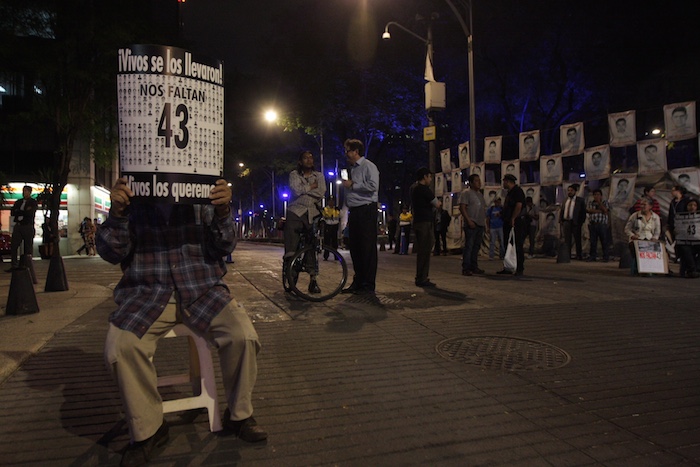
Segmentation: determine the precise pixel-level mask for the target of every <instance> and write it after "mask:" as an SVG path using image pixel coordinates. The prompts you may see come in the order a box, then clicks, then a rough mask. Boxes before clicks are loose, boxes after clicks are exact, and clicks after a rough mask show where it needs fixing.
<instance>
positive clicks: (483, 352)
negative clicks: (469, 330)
mask: <svg viewBox="0 0 700 467" xmlns="http://www.w3.org/2000/svg"><path fill="white" fill-rule="evenodd" d="M436 350H437V352H438V353H439V354H440V355H441V356H443V357H444V358H446V359H448V360H454V361H458V362H462V363H469V364H471V365H478V366H481V367H484V368H490V369H496V370H508V371H528V370H551V369H554V368H561V367H563V366H564V365H566V364H567V363H569V362H570V361H571V356H570V355H569V354H568V353H566V352H565V351H563V350H562V349H560V348H558V347H555V346H553V345H550V344H545V343H544V342H538V341H531V340H528V339H518V338H514V337H501V336H480V337H454V338H452V339H446V340H444V341H442V342H440V343H439V344H438V345H437V346H436Z"/></svg>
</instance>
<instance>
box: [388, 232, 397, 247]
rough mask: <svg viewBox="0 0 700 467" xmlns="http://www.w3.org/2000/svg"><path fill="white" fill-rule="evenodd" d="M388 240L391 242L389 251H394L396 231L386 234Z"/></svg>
mask: <svg viewBox="0 0 700 467" xmlns="http://www.w3.org/2000/svg"><path fill="white" fill-rule="evenodd" d="M386 236H387V239H388V240H389V250H393V249H394V242H395V241H396V230H390V231H388V232H387V234H386Z"/></svg>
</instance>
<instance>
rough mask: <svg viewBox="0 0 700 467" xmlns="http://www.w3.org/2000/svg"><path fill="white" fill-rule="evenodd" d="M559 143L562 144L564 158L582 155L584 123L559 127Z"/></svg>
mask: <svg viewBox="0 0 700 467" xmlns="http://www.w3.org/2000/svg"><path fill="white" fill-rule="evenodd" d="M559 141H560V143H561V155H562V156H573V155H575V154H582V153H583V147H584V139H583V122H578V123H571V124H569V125H562V126H561V127H559Z"/></svg>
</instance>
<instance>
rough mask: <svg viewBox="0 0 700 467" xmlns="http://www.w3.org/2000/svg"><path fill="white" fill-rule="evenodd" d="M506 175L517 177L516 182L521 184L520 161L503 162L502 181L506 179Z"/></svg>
mask: <svg viewBox="0 0 700 467" xmlns="http://www.w3.org/2000/svg"><path fill="white" fill-rule="evenodd" d="M506 175H513V176H515V182H516V183H520V161H519V160H512V161H503V162H501V180H503V177H505V176H506Z"/></svg>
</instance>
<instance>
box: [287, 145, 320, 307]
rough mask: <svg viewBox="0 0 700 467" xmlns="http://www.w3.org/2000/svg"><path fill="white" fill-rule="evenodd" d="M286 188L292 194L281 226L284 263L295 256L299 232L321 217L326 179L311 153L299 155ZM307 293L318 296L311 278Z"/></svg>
mask: <svg viewBox="0 0 700 467" xmlns="http://www.w3.org/2000/svg"><path fill="white" fill-rule="evenodd" d="M289 188H290V189H291V191H292V193H291V196H290V201H289V205H288V206H287V222H286V223H285V226H284V260H285V261H289V259H290V258H291V257H292V256H294V253H295V252H296V250H297V247H298V246H299V237H300V235H301V232H302V231H304V230H306V229H308V228H309V227H311V225H312V223H313V220H314V218H315V217H317V216H320V215H321V200H322V199H323V196H324V195H325V194H326V179H325V178H324V177H323V174H322V173H321V172H319V171H316V170H314V155H313V154H311V152H310V151H303V152H302V153H301V154H300V155H299V160H298V162H297V168H296V169H295V170H293V171H292V172H291V173H290V174H289ZM310 274H312V275H313V274H315V273H314V272H310ZM309 292H310V293H321V289H320V288H319V286H318V284H317V283H316V280H315V278H314V277H312V278H311V282H310V283H309Z"/></svg>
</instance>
